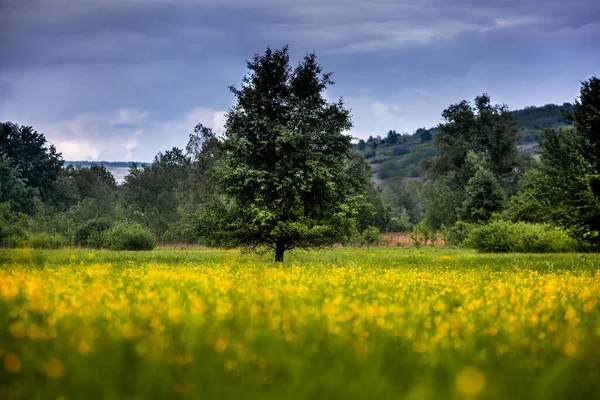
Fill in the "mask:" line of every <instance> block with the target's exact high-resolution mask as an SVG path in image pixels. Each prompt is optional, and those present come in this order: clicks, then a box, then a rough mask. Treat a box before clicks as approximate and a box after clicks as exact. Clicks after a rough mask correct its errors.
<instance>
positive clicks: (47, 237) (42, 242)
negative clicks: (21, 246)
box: [27, 233, 68, 249]
mask: <svg viewBox="0 0 600 400" xmlns="http://www.w3.org/2000/svg"><path fill="white" fill-rule="evenodd" d="M27 242H28V244H29V247H31V248H33V249H62V248H63V247H65V246H66V245H67V244H68V243H67V239H66V238H65V237H64V236H63V235H61V234H59V233H55V234H50V233H30V234H29V235H28V236H27Z"/></svg>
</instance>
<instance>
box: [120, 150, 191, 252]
mask: <svg viewBox="0 0 600 400" xmlns="http://www.w3.org/2000/svg"><path fill="white" fill-rule="evenodd" d="M188 164H189V159H188V158H187V157H186V156H185V154H184V153H183V151H182V150H181V149H178V148H176V147H174V148H173V149H171V150H167V151H165V152H164V153H162V152H160V153H158V154H157V155H156V157H155V158H154V162H153V163H152V165H150V166H148V167H145V168H138V167H137V165H136V164H135V163H134V164H133V165H132V166H131V168H130V170H129V174H128V175H127V176H126V177H125V185H124V187H123V193H122V200H123V205H124V207H125V209H126V210H127V212H128V213H129V214H130V217H131V218H132V219H135V220H137V221H139V222H141V223H142V224H144V225H145V226H147V227H148V228H150V229H151V230H152V231H153V232H154V234H155V235H156V238H157V240H161V237H162V235H163V234H164V233H165V232H166V231H167V230H168V229H169V226H170V225H171V224H173V223H175V222H177V221H178V220H179V218H180V216H179V214H178V207H179V203H180V191H181V185H182V182H184V180H185V176H186V175H185V174H186V171H187V166H188Z"/></svg>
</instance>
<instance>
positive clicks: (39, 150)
mask: <svg viewBox="0 0 600 400" xmlns="http://www.w3.org/2000/svg"><path fill="white" fill-rule="evenodd" d="M0 152H2V153H4V154H5V156H7V157H8V158H9V159H10V162H11V165H12V166H13V167H14V168H17V169H18V170H19V173H20V174H21V176H22V178H23V180H24V182H25V184H26V185H27V186H29V187H32V188H35V189H37V190H38V191H39V193H40V195H41V196H42V199H44V200H45V199H46V198H47V196H48V195H49V194H50V192H51V190H52V186H53V183H54V181H56V178H57V177H58V174H59V173H60V170H61V168H62V166H63V160H62V156H61V154H60V153H58V152H57V151H56V148H55V147H54V145H50V146H47V145H46V138H45V137H44V135H43V134H41V133H39V132H37V131H36V130H34V129H33V128H32V127H31V126H23V125H21V126H19V125H17V124H14V123H12V122H2V123H0Z"/></svg>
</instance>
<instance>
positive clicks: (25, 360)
mask: <svg viewBox="0 0 600 400" xmlns="http://www.w3.org/2000/svg"><path fill="white" fill-rule="evenodd" d="M599 271H600V256H599V255H598V254H575V253H568V254H544V255H540V254H526V255H525V254H490V255H481V254H477V253H475V252H471V251H465V250H453V249H448V248H430V247H421V248H414V247H409V248H397V247H389V248H388V247H383V248H371V249H366V248H339V249H328V250H324V251H319V252H304V251H294V252H291V253H289V254H286V262H284V263H283V264H279V265H278V264H275V263H274V262H272V255H264V256H258V255H253V254H241V253H240V252H239V251H221V250H208V249H206V250H198V249H194V250H170V249H158V250H154V251H151V252H116V251H106V250H102V251H97V250H86V249H65V250H2V251H0V398H2V399H12V398H15V399H17V398H36V399H56V398H61V397H62V398H69V399H79V398H89V399H134V398H135V399H137V398H140V399H141V398H210V399H216V398H243V399H248V398H266V399H280V398H286V399H308V398H310V399H320V398H328V399H329V398H331V399H334V398H335V399H337V398H348V399H373V398H377V399H381V398H389V399H399V398H400V399H402V398H406V399H460V398H470V399H474V398H482V399H515V398H535V399H562V398H576V399H577V398H581V399H589V398H599V397H600V272H599Z"/></svg>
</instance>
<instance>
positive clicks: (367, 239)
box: [362, 226, 381, 246]
mask: <svg viewBox="0 0 600 400" xmlns="http://www.w3.org/2000/svg"><path fill="white" fill-rule="evenodd" d="M362 242H363V243H366V244H367V246H371V245H372V244H378V243H379V242H381V232H380V231H379V229H377V228H376V227H374V226H369V227H368V228H367V229H365V230H364V231H363V233H362Z"/></svg>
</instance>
